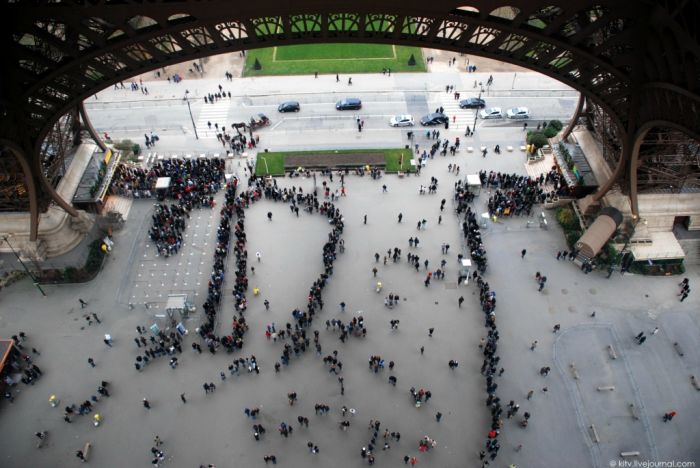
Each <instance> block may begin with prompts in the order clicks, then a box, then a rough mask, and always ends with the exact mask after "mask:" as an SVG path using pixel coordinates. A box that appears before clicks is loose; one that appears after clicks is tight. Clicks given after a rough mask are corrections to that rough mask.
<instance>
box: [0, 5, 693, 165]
mask: <svg viewBox="0 0 700 468" xmlns="http://www.w3.org/2000/svg"><path fill="white" fill-rule="evenodd" d="M468 3H469V5H470V6H469V7H463V4H464V2H461V1H459V2H458V1H455V0H443V1H440V2H433V3H427V4H426V2H425V1H424V0H384V1H382V2H376V1H373V0H356V1H354V2H353V3H352V5H349V4H348V3H347V2H341V1H339V0H325V1H324V2H318V1H317V0H295V1H294V2H286V3H284V4H280V2H277V1H274V0H259V1H257V2H254V3H244V4H236V5H232V3H231V2H230V1H228V0H209V1H206V0H205V1H199V0H196V1H195V0H182V1H166V0H160V1H158V0H152V1H149V2H132V1H126V0H121V1H120V0H64V1H61V2H50V1H48V0H34V1H31V0H16V1H14V2H10V1H9V0H6V1H5V2H4V3H3V5H2V6H1V7H0V8H2V15H1V16H0V21H2V22H3V29H2V33H1V34H3V36H2V38H3V39H2V45H3V46H4V47H3V50H4V51H6V53H5V65H6V66H5V70H4V77H3V79H4V81H3V83H2V88H1V89H0V111H2V112H1V113H0V115H2V116H3V117H2V120H1V121H0V140H2V139H3V138H4V139H5V140H7V141H17V140H21V141H18V143H19V144H20V146H21V147H22V148H24V150H25V152H26V153H27V154H28V155H29V156H30V158H32V159H33V160H34V162H33V164H32V167H35V168H38V167H40V163H39V162H38V161H37V159H38V158H39V157H40V148H41V147H42V142H43V140H44V138H45V137H46V135H47V134H48V132H49V131H50V129H51V128H52V127H53V124H54V123H55V122H56V121H57V120H58V119H59V117H60V116H61V115H63V114H65V113H66V112H68V111H69V110H70V109H71V108H74V107H75V105H76V104H77V103H78V102H80V101H82V100H83V99H84V98H86V97H88V96H90V95H92V94H94V93H95V92H97V91H99V90H101V89H103V88H105V87H108V86H110V85H111V84H113V83H116V82H118V81H121V80H124V79H127V78H130V77H132V76H134V75H137V74H140V73H143V72H146V71H150V70H153V69H157V68H160V67H163V66H167V65H170V64H174V63H178V62H182V61H184V60H187V59H194V58H199V57H204V56H208V55H212V54H217V53H223V52H231V51H236V50H240V49H253V48H257V47H269V46H277V45H289V44H303V43H311V42H370V43H389V44H405V45H416V46H421V47H430V48H439V49H445V50H451V51H456V52H466V53H471V54H475V55H481V56H485V57H489V58H494V59H497V60H502V61H506V62H511V63H515V64H517V65H521V66H523V67H526V68H530V69H533V70H536V71H539V72H542V73H544V74H546V75H548V76H551V77H554V78H556V79H559V80H560V81H562V82H564V83H566V84H568V85H570V86H572V87H574V88H576V89H578V90H579V91H581V92H582V93H583V94H584V95H586V96H587V97H588V98H589V99H590V101H591V102H593V103H595V104H596V105H597V106H599V107H600V108H601V109H602V110H603V111H604V113H605V114H607V117H606V120H609V123H607V124H606V127H611V128H612V127H614V128H615V130H614V131H613V133H612V134H615V135H617V136H618V138H619V139H622V138H625V135H627V134H633V133H634V132H635V129H636V128H639V127H640V126H641V125H642V124H643V123H645V122H656V121H659V122H661V123H663V122H668V123H670V124H673V125H672V126H674V128H682V129H684V131H685V133H686V134H687V135H690V136H692V137H695V138H698V139H700V98H699V96H698V94H699V93H700V46H699V45H698V41H697V32H696V31H695V30H694V29H693V25H692V24H690V23H691V22H689V21H688V15H691V17H694V16H692V15H693V14H696V13H697V7H696V6H694V5H693V2H677V1H673V0H669V1H667V2H664V3H662V2H659V1H653V0H599V1H597V2H595V3H594V4H592V3H591V2H590V1H588V0H567V1H563V0H509V1H507V2H504V3H505V4H507V5H508V6H499V5H498V4H494V2H493V1H491V0H472V1H470V2H468ZM612 134H611V135H612ZM605 138H607V137H605ZM621 177H628V175H621Z"/></svg>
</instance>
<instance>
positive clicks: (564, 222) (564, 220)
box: [556, 208, 581, 231]
mask: <svg viewBox="0 0 700 468" xmlns="http://www.w3.org/2000/svg"><path fill="white" fill-rule="evenodd" d="M556 218H557V222H558V223H559V224H560V225H561V227H563V228H564V230H565V231H574V230H580V229H581V227H580V225H579V222H578V219H577V218H576V213H574V210H572V209H571V208H559V209H558V210H557V214H556Z"/></svg>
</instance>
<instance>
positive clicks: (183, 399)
mask: <svg viewBox="0 0 700 468" xmlns="http://www.w3.org/2000/svg"><path fill="white" fill-rule="evenodd" d="M180 400H182V403H187V398H185V394H184V393H181V394H180Z"/></svg>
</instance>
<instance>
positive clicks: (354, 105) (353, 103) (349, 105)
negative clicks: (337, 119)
mask: <svg viewBox="0 0 700 468" xmlns="http://www.w3.org/2000/svg"><path fill="white" fill-rule="evenodd" d="M335 108H336V109H338V110H354V109H362V101H360V100H359V99H358V98H345V99H341V100H340V101H338V102H336V103H335Z"/></svg>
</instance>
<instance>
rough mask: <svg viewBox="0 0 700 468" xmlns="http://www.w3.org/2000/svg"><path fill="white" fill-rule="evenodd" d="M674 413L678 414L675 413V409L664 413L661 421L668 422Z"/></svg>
mask: <svg viewBox="0 0 700 468" xmlns="http://www.w3.org/2000/svg"><path fill="white" fill-rule="evenodd" d="M676 414H678V413H676V412H675V411H669V412H668V413H665V414H664V417H663V421H664V422H669V421H670V420H672V419H673V418H674V417H675V416H676Z"/></svg>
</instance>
